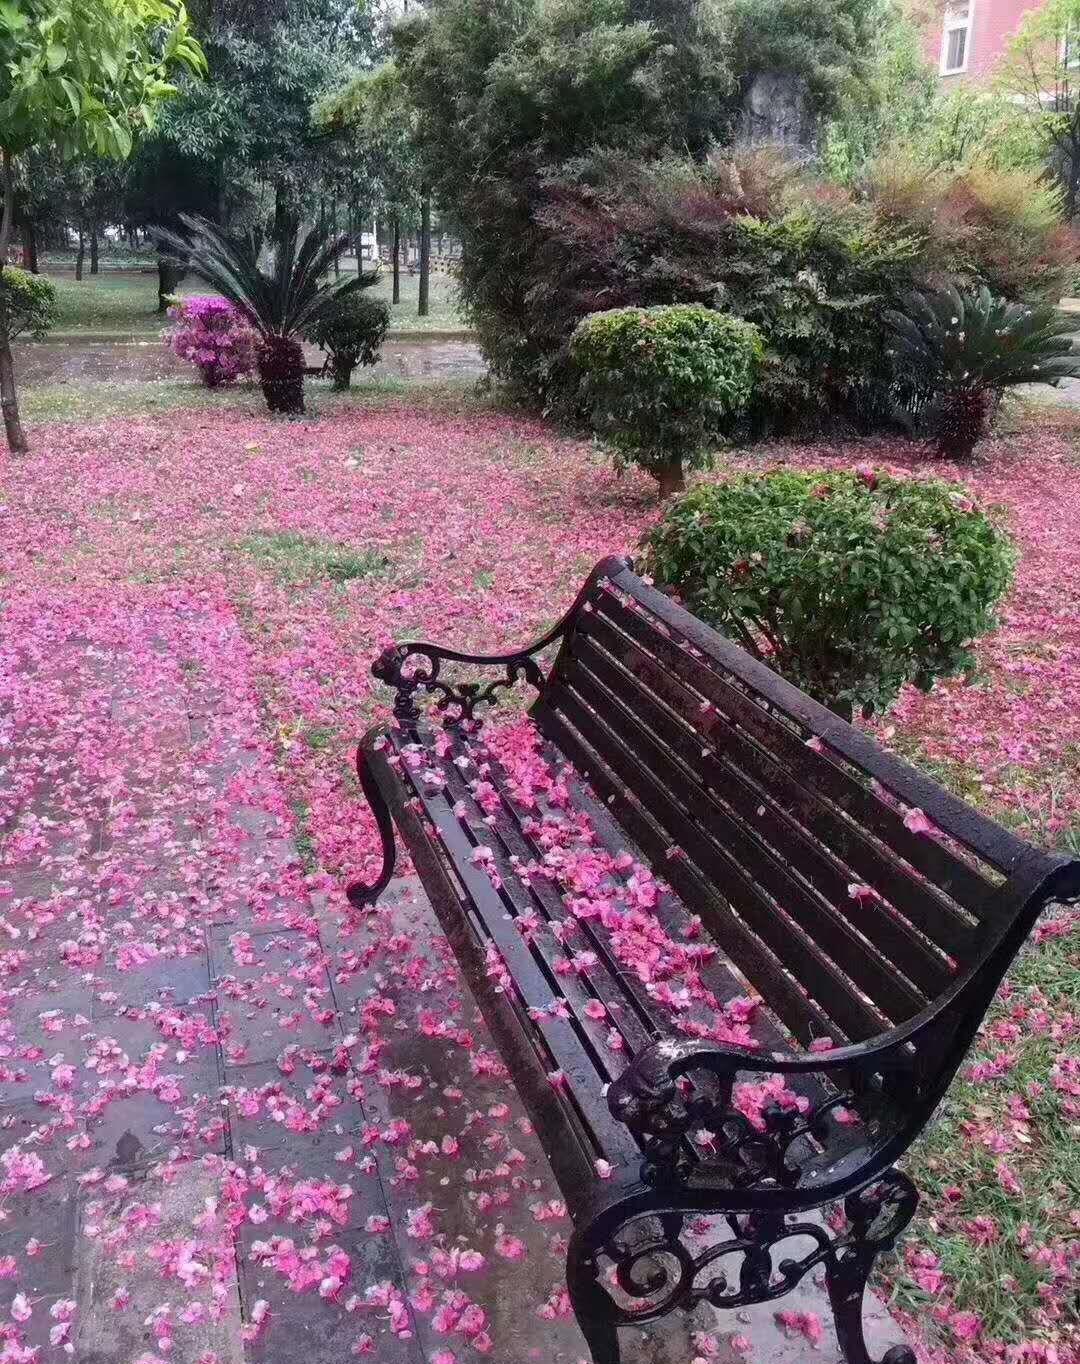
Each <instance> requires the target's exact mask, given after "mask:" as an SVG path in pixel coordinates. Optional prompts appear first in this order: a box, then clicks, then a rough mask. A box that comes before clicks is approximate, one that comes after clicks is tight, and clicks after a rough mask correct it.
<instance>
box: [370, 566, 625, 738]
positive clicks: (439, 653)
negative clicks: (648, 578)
mask: <svg viewBox="0 0 1080 1364" xmlns="http://www.w3.org/2000/svg"><path fill="white" fill-rule="evenodd" d="M629 566H630V560H629V559H626V558H621V557H619V556H618V555H609V556H608V558H606V559H601V561H600V562H599V563H598V564H597V565H596V567H595V568H594V569H593V571H592V572H591V573H590V574H589V576H588V578H586V580H585V582H584V584H583V585H582V588H581V591H580V592H579V593H578V594H577V596H576V597H575V598H574V600H573V602H572V603H571V605H570V607H569V609H568V610H567V611H566V612H565V613H564V614H563V615H562V616H560V618H559V619H558V621H556V623H555V624H554V625H553V626H552V627H551V629H550V630H548V632H547V633H546V634H544V635H541V637H540V638H539V639H536V640H533V641H532V643H531V644H526V645H524V646H523V647H522V648H520V649H511V650H509V651H508V652H506V653H501V654H470V653H464V652H462V651H461V650H459V649H450V648H447V647H446V646H445V645H442V644H430V643H428V642H426V641H424V640H410V641H408V642H406V643H403V644H397V643H395V644H391V645H390V646H389V647H388V648H386V649H384V650H383V652H382V653H381V654H380V655H379V657H378V658H377V659H376V660H375V662H374V663H373V664H372V667H371V671H372V674H373V675H374V676H375V677H377V678H378V679H379V681H380V682H385V683H386V684H387V685H388V686H390V687H393V688H394V692H395V699H394V716H395V718H396V719H397V720H398V721H399V722H401V723H404V724H415V722H416V721H417V720H418V719H419V716H420V712H419V710H418V708H417V705H416V693H417V692H418V691H426V692H429V693H432V694H434V695H436V696H437V697H438V700H437V702H436V705H437V706H438V708H439V709H440V710H443V711H446V710H452V711H453V712H454V713H455V715H454V718H455V720H457V721H459V722H460V721H462V720H464V721H471V720H472V719H473V718H474V715H475V711H476V708H477V707H478V706H481V705H488V704H490V703H491V702H493V701H494V700H495V699H496V698H497V695H498V693H499V691H501V690H505V689H506V688H507V687H512V686H513V685H514V684H515V683H517V682H521V681H524V682H528V683H529V684H530V685H531V686H532V687H534V688H535V689H536V690H537V691H538V692H540V691H543V689H544V681H545V678H544V673H543V671H542V669H541V668H540V665H539V664H538V663H537V662H536V659H535V657H534V655H536V654H538V653H540V651H541V650H542V649H546V648H547V646H548V645H549V644H552V643H554V641H555V640H557V639H559V638H561V637H562V636H563V635H564V634H566V632H567V630H568V629H569V628H570V626H571V625H572V624H573V622H574V619H575V617H576V616H577V614H578V612H579V611H580V609H581V607H582V605H583V603H584V601H585V599H586V597H587V596H588V595H589V593H590V592H592V591H593V589H594V588H595V587H596V585H597V583H598V582H600V581H601V580H602V579H604V578H608V577H612V576H613V575H614V574H616V573H619V572H621V571H622V570H623V569H625V568H628V567H629ZM443 663H471V664H473V665H474V666H476V667H483V668H502V669H503V676H502V677H499V678H496V679H495V680H494V681H493V682H488V683H486V684H482V683H478V682H458V683H448V682H444V681H443V680H442V679H441V677H440V673H441V671H442V665H443Z"/></svg>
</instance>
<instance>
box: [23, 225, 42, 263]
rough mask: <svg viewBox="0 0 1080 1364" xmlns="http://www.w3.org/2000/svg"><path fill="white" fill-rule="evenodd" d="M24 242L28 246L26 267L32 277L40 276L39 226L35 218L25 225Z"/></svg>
mask: <svg viewBox="0 0 1080 1364" xmlns="http://www.w3.org/2000/svg"><path fill="white" fill-rule="evenodd" d="M23 242H24V243H25V246H26V265H27V268H28V269H29V271H30V273H31V274H32V275H40V274H41V271H40V270H39V269H38V250H37V226H36V224H35V223H34V220H33V218H27V220H26V222H25V223H24V224H23Z"/></svg>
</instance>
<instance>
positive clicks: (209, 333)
mask: <svg viewBox="0 0 1080 1364" xmlns="http://www.w3.org/2000/svg"><path fill="white" fill-rule="evenodd" d="M168 315H169V317H170V319H171V320H172V322H173V323H174V325H173V328H172V330H171V331H169V332H167V333H166V334H165V341H166V344H167V345H168V347H169V349H170V350H171V351H172V352H173V354H174V355H178V356H179V357H180V359H181V360H190V362H191V363H192V364H193V365H194V366H195V367H196V369H197V370H198V371H199V374H200V376H201V377H202V381H203V383H204V384H205V385H206V387H207V388H220V387H221V386H222V385H223V384H235V383H236V381H237V379H242V378H243V377H244V376H245V375H247V374H250V373H251V372H252V371H253V370H254V368H255V342H256V339H257V338H256V335H255V332H254V330H253V328H252V327H251V326H250V325H249V323H248V322H247V320H246V319H245V318H244V316H243V315H242V314H241V312H240V311H239V309H237V308H236V307H234V306H233V304H231V303H229V302H228V300H227V299H224V298H217V297H216V296H214V295H207V294H197V295H195V296H193V297H191V298H182V299H179V300H177V302H175V303H174V304H173V305H172V307H171V308H170V309H169V313H168Z"/></svg>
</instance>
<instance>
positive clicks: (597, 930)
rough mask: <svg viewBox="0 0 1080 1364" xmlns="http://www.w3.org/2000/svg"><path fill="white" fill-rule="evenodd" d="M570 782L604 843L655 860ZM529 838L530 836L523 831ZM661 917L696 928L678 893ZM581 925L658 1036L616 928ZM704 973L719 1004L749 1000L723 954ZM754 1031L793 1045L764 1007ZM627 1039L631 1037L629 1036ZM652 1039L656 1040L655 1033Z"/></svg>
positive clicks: (683, 930) (761, 1038) (677, 929)
mask: <svg viewBox="0 0 1080 1364" xmlns="http://www.w3.org/2000/svg"><path fill="white" fill-rule="evenodd" d="M562 757H563V755H562V754H561V753H557V752H553V753H552V754H551V758H552V761H553V762H558V761H559V760H560V759H561V758H562ZM491 777H492V780H493V782H494V784H495V786H496V788H497V789H499V790H500V791H501V792H502V795H503V798H504V800H506V802H507V804H508V806H510V808H511V809H512V808H513V802H512V798H511V797H510V795H509V792H508V791H507V789H506V784H505V775H504V774H501V773H500V770H499V768H498V765H497V764H493V765H492V773H491ZM569 781H570V788H571V790H572V792H573V795H574V808H575V809H576V810H584V811H586V812H587V813H588V814H589V816H590V820H591V823H592V825H593V828H594V829H595V830H596V831H597V833H598V834H599V835H600V842H601V844H602V846H604V847H606V849H607V850H608V851H609V852H611V853H615V854H617V853H619V852H626V851H628V852H630V854H631V855H632V856H633V857H635V858H636V859H637V860H639V861H641V862H643V863H645V864H648V862H649V860H650V859H649V857H648V855H647V853H646V852H645V851H644V850H643V849H642V848H640V847H638V846H637V845H636V844H635V843H632V842H631V841H630V839H629V838H628V837H627V836H626V832H625V830H624V829H622V828H621V827H620V826H619V825H617V824H615V823H614V821H612V820H611V816H610V813H609V812H608V811H607V809H606V808H605V807H603V806H600V805H598V804H596V803H595V802H594V801H592V800H590V799H589V796H588V794H587V790H586V787H585V785H584V784H583V782H582V781H581V779H580V778H579V777H577V776H576V775H575V776H572V777H571V778H570V779H569ZM501 824H502V821H501V820H497V821H496V826H497V827H500V826H501ZM519 827H520V822H519ZM523 838H526V836H524V835H523ZM525 846H528V847H529V848H530V849H531V850H532V855H534V856H536V857H537V858H538V859H539V857H540V850H539V848H538V847H537V846H536V844H535V843H533V842H531V841H529V840H527V838H526V843H525ZM669 879H670V878H669ZM542 887H543V889H542V890H541V888H540V887H538V888H537V891H538V893H544V894H545V898H546V897H548V896H550V897H554V898H555V899H557V900H558V901H559V902H560V904H561V902H562V897H561V895H560V894H559V892H558V891H557V890H555V889H554V887H552V886H551V885H550V884H549V883H547V882H543V883H542ZM655 917H656V920H657V922H658V923H659V924H660V926H661V927H662V928H663V929H664V931H665V932H666V933H667V934H668V936H669V937H671V938H673V939H675V940H678V939H679V938H680V937H681V936H685V935H686V934H687V930H688V929H689V928H690V926H691V922H690V921H691V916H690V913H689V911H688V910H687V908H686V906H685V905H684V904H683V903H682V902H681V901H680V900H679V899H678V898H677V897H676V896H675V895H674V893H673V892H672V891H666V892H665V893H664V894H662V895H661V897H660V901H659V903H658V905H657V907H656V910H655ZM580 927H581V928H582V929H583V930H584V931H585V933H586V937H587V945H588V946H590V947H591V948H592V949H593V950H595V951H596V952H597V953H598V954H599V955H600V957H601V958H602V959H603V960H605V961H606V962H608V963H610V971H611V974H612V979H613V980H615V981H617V982H618V984H617V988H616V990H615V993H616V994H618V993H619V992H620V991H622V992H624V993H625V994H626V995H627V996H629V997H630V998H631V999H632V1001H633V1003H634V1005H635V1006H636V1008H637V1011H638V1013H639V1015H640V1017H641V1018H642V1019H644V1020H646V1021H645V1022H644V1023H643V1025H642V1026H643V1027H645V1028H647V1029H648V1031H649V1033H650V1034H651V1035H655V1034H656V1032H657V1031H658V1027H657V1022H658V1019H659V1018H660V1017H661V1016H660V1011H659V1008H658V1006H657V1004H656V1002H655V1001H654V1000H652V999H650V997H649V994H648V990H647V989H646V987H645V986H644V985H643V984H642V983H641V982H640V981H639V980H638V978H637V976H636V975H635V974H634V973H633V972H632V971H629V970H627V968H626V966H625V965H624V964H623V963H622V962H621V961H620V959H619V957H618V954H617V952H616V951H615V949H614V946H613V944H612V940H611V934H610V932H609V931H608V930H607V929H606V928H604V926H603V925H602V924H600V923H598V922H596V921H594V920H582V921H580ZM699 976H700V980H701V983H702V985H703V986H704V988H705V989H706V990H708V991H709V992H710V994H711V995H712V996H713V997H714V998H715V1000H716V1006H717V1007H718V1008H720V1007H722V1006H723V1005H725V1004H728V1003H730V1002H731V1001H732V1000H734V999H740V998H744V997H745V996H746V994H747V990H748V988H749V983H748V981H747V979H746V978H745V977H743V976H741V975H738V974H736V972H735V971H734V970H733V969H732V967H731V963H730V962H729V961H728V959H727V958H725V957H724V956H723V955H717V956H715V957H713V958H712V959H711V960H709V961H705V962H702V963H701V965H700V967H699ZM624 1012H625V1011H624ZM669 1022H670V1021H669ZM750 1031H751V1034H752V1036H753V1039H754V1041H755V1042H756V1043H757V1044H758V1046H759V1047H761V1048H765V1049H774V1048H777V1047H781V1048H782V1047H787V1046H790V1044H791V1040H790V1037H789V1036H788V1035H786V1034H785V1033H784V1032H783V1031H782V1030H781V1029H780V1028H779V1027H778V1026H777V1025H776V1024H775V1023H774V1022H772V1020H771V1018H770V1017H769V1014H768V1013H767V1012H766V1011H765V1010H759V1011H758V1013H757V1014H756V1015H755V1017H754V1020H753V1023H752V1026H751V1028H750ZM627 1040H628V1041H629V1040H630V1039H629V1037H628V1039H627ZM649 1040H651V1036H650V1039H649ZM638 1045H640V1044H639V1043H635V1045H634V1046H633V1047H632V1048H631V1051H632V1052H633V1051H636V1050H637V1046H638Z"/></svg>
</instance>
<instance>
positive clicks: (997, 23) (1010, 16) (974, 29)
mask: <svg viewBox="0 0 1080 1364" xmlns="http://www.w3.org/2000/svg"><path fill="white" fill-rule="evenodd" d="M968 3H969V4H973V5H974V7H975V12H974V15H973V16H972V26H971V31H970V33H969V34H968V61H967V70H966V71H965V72H964V73H963V74H957V75H951V76H945V77H943V79H944V80H945V81H947V82H949V83H952V82H955V81H964V80H985V79H986V78H987V77H989V76H990V75H991V73H992V72H993V69H994V67H995V66H996V65H997V62H998V60H999V59H1000V57H1001V55H1002V53H1003V52H1004V51H1005V47H1006V44H1007V43H1008V40H1009V38H1010V37H1011V36H1012V35H1013V34H1014V33H1015V32H1016V30H1017V28H1019V26H1020V21H1021V19H1022V18H1023V17H1024V15H1025V14H1027V13H1028V12H1029V11H1031V10H1033V9H1040V8H1041V7H1042V4H1043V0H968ZM944 8H945V6H944V4H942V3H941V0H915V3H914V4H913V5H912V11H913V13H914V15H915V17H916V18H917V19H918V21H919V23H920V25H921V26H922V27H923V32H924V34H925V50H926V55H927V58H928V59H929V61H930V62H931V63H932V64H933V65H934V66H935V67H937V66H938V64H939V62H940V60H941V34H942V28H943V22H944V21H943V12H944Z"/></svg>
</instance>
